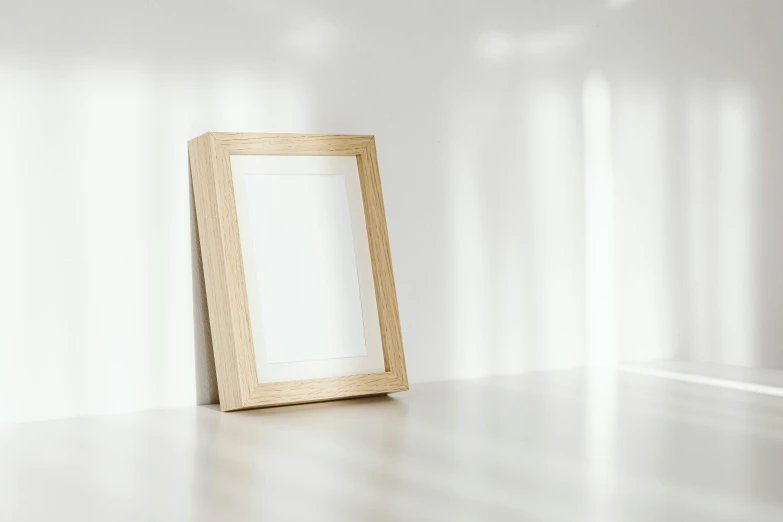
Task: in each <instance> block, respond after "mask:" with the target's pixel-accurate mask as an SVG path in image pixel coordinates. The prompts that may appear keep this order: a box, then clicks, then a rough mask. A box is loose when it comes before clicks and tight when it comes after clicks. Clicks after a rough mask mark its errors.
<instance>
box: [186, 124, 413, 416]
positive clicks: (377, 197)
mask: <svg viewBox="0 0 783 522" xmlns="http://www.w3.org/2000/svg"><path fill="white" fill-rule="evenodd" d="M188 154H189V157H190V171H191V179H192V183H193V194H194V197H195V204H196V219H197V223H198V230H199V243H200V247H201V256H202V261H203V265H204V283H205V286H206V293H207V306H208V309H209V322H210V326H211V330H212V345H213V351H214V355H215V369H216V373H217V382H218V391H219V395H220V409H221V410H223V411H231V410H241V409H248V408H259V407H265V406H280V405H284V404H297V403H305V402H317V401H325V400H331V399H342V398H348V397H360V396H366V395H380V394H386V393H391V392H398V391H405V390H407V389H408V375H407V371H406V369H405V355H404V353H403V348H402V335H401V332H400V319H399V314H398V310H397V292H396V290H395V287H394V275H393V273H392V263H391V253H390V251H389V237H388V232H387V228H386V213H385V210H384V206H383V195H382V193H381V179H380V174H379V171H378V157H377V154H376V151H375V138H374V137H373V136H350V135H323V134H254V133H221V132H210V133H207V134H204V135H202V136H199V137H198V138H195V139H193V140H191V141H189V142H188ZM232 155H272V156H356V162H357V165H358V170H359V182H360V185H361V190H362V203H363V207H364V214H365V220H366V223H367V237H368V239H369V244H370V260H371V263H372V274H373V282H374V284H375V295H376V301H377V303H376V304H377V309H378V319H379V322H380V327H381V339H382V346H383V359H384V365H385V370H386V371H385V372H384V373H370V374H363V375H351V376H345V377H328V378H321V379H310V380H302V381H289V382H272V383H259V382H258V375H257V372H256V361H255V349H254V345H253V335H252V332H251V328H250V314H249V310H248V300H247V288H246V284H245V270H244V266H243V261H242V245H241V242H240V237H239V223H238V218H237V206H236V198H235V195H234V183H233V178H232V173H231V161H230V156H232Z"/></svg>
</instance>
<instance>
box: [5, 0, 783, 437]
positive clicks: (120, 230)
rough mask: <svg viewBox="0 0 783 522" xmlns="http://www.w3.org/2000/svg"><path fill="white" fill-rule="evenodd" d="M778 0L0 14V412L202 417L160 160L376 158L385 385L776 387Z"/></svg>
mask: <svg viewBox="0 0 783 522" xmlns="http://www.w3.org/2000/svg"><path fill="white" fill-rule="evenodd" d="M781 21H783V4H781V2H779V1H778V0H766V1H761V0H725V1H722V2H714V1H709V0H692V1H688V2H683V1H681V0H658V1H652V0H636V1H633V0H624V1H623V0H613V1H608V2H607V1H605V0H556V1H550V2H540V1H532V0H527V1H524V0H522V1H521V0H493V1H486V0H485V1H481V2H479V1H470V2H467V1H445V0H444V1H431V2H413V1H410V2H409V1H398V2H366V1H359V0H350V1H348V0H342V1H334V0H333V1H329V2H315V1H296V0H294V1H286V2H259V1H250V0H247V1H238V0H227V1H224V2H220V3H216V2H207V1H203V0H191V1H187V2H185V1H179V0H177V1H171V0H170V1H163V2H146V1H137V2H123V3H120V2H98V1H91V0H74V1H71V2H67V3H66V2H54V1H49V2H27V3H24V2H8V1H3V2H2V4H0V158H2V162H1V163H0V182H1V185H0V186H2V190H0V249H2V250H1V251H0V421H4V422H7V421H22V420H34V419H43V418H51V417H60V416H70V415H84V414H92V413H103V412H115V411H126V410H133V409H141V408H157V407H169V406H178V405H188V404H193V403H195V402H197V401H198V402H209V401H210V400H213V399H215V397H214V389H213V388H212V387H211V386H210V380H209V368H208V362H209V357H210V355H209V353H208V351H207V347H206V344H207V343H206V342H205V339H206V338H207V337H208V332H206V331H205V325H204V310H203V305H202V302H201V294H200V292H201V286H200V282H199V279H198V258H197V256H196V255H194V250H193V248H192V247H193V237H194V234H195V231H194V230H193V225H192V212H191V203H190V201H189V185H188V168H187V150H186V142H187V140H188V139H190V138H192V137H194V136H196V135H199V134H201V133H203V132H206V131H266V132H323V133H362V134H364V133H367V134H375V135H376V136H377V139H378V147H379V159H380V165H381V172H382V178H383V183H384V195H385V199H386V209H387V213H388V221H389V229H390V230H389V233H390V239H391V246H392V253H393V256H394V266H395V275H396V278H397V285H398V292H399V300H400V310H401V316H402V327H403V335H404V340H405V348H406V355H407V361H408V368H409V373H410V378H411V381H412V382H413V383H416V382H420V381H424V380H438V379H447V378H460V377H473V376H480V375H486V374H492V373H510V372H519V371H524V370H534V369H550V368H563V367H570V366H576V365H582V364H606V363H612V362H614V361H616V360H617V359H620V360H627V361H642V360H649V359H658V358H665V357H672V356H678V357H681V358H689V359H697V360H706V361H713V362H723V363H729V364H747V365H757V366H765V367H783V352H781V350H780V349H779V348H780V346H781V345H782V343H783V323H781V322H780V321H779V320H778V318H779V316H780V311H781V309H783V276H781V271H780V269H779V267H780V266H783V244H781V242H782V241H783V234H781V223H783V209H782V207H781V206H780V205H778V203H777V202H778V201H779V200H780V198H781V196H783V176H782V175H781V167H782V166H783V147H781V146H780V140H781V137H783V102H781V99H780V96H779V93H780V92H783V70H782V69H781V67H780V63H783V61H782V60H783V33H781V31H780V30H779V28H780V24H781Z"/></svg>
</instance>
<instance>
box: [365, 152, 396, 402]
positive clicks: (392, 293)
mask: <svg viewBox="0 0 783 522" xmlns="http://www.w3.org/2000/svg"><path fill="white" fill-rule="evenodd" d="M356 163H357V165H358V167H359V182H360V183H361V187H362V202H363V204H364V217H365V221H366V223H367V237H368V239H369V243H370V259H371V261H372V275H373V280H374V282H375V299H376V304H377V307H378V319H379V320H380V324H381V339H382V341H383V357H384V363H385V365H386V371H387V372H390V373H391V374H392V375H395V376H396V377H397V378H398V379H399V380H400V385H401V386H403V387H404V388H405V389H406V390H407V389H408V373H407V370H406V367H405V354H404V352H403V349H402V331H401V329H400V315H399V310H398V308H397V289H396V287H395V285H394V271H393V270H392V261H391V249H390V247H389V233H388V228H387V226H386V210H385V208H384V206H383V192H382V190H381V175H380V172H379V169H378V154H377V152H376V150H375V138H371V139H370V142H369V143H368V144H367V147H366V148H365V149H364V151H363V152H362V153H361V154H359V155H357V156H356Z"/></svg>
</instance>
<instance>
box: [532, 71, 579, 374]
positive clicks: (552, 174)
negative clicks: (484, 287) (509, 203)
mask: <svg viewBox="0 0 783 522" xmlns="http://www.w3.org/2000/svg"><path fill="white" fill-rule="evenodd" d="M577 92H578V91H577ZM574 94H576V93H575V92H574V91H573V90H571V89H569V88H568V87H566V86H564V85H562V84H559V83H555V82H550V81H546V82H538V83H537V84H536V85H535V86H534V87H532V88H531V95H530V99H529V100H528V101H527V103H528V105H527V106H526V118H527V132H526V135H527V143H526V147H525V149H524V150H525V151H526V153H525V156H526V158H525V161H526V163H527V165H526V166H527V169H528V172H527V176H528V178H529V180H528V182H527V191H529V199H528V200H526V201H527V204H528V205H529V206H530V210H529V212H530V216H531V219H532V223H531V226H532V238H531V239H532V245H531V252H530V255H531V256H533V264H532V267H533V270H534V276H533V279H534V280H533V281H532V283H533V284H532V288H531V290H530V291H532V292H533V295H534V299H535V301H534V302H535V326H534V331H535V340H534V345H533V348H532V350H533V351H534V357H535V360H536V362H537V363H538V364H540V366H539V367H542V368H549V369H553V368H562V367H568V366H573V365H574V362H575V361H580V360H582V358H583V355H584V346H585V342H584V330H583V325H584V284H583V281H584V257H583V256H584V250H583V247H582V245H583V242H582V238H583V228H582V220H583V217H584V210H583V209H584V207H583V202H584V198H583V193H582V190H581V186H582V172H581V166H580V162H579V157H578V155H577V154H574V153H573V151H575V150H579V144H580V143H579V138H580V133H579V126H578V123H577V122H578V121H579V112H580V109H579V103H578V101H577V100H576V99H575V97H574ZM566 324H567V325H569V327H568V328H564V327H563V325H566Z"/></svg>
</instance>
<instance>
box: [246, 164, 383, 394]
mask: <svg viewBox="0 0 783 522" xmlns="http://www.w3.org/2000/svg"><path fill="white" fill-rule="evenodd" d="M231 168H232V173H233V179H234V189H235V193H236V200H237V211H238V218H239V232H240V236H241V240H242V247H243V248H242V256H243V261H244V266H245V279H246V281H247V290H248V305H249V309H250V321H251V328H252V333H253V341H254V346H255V355H256V369H257V371H258V380H259V382H279V381H290V380H300V379H313V378H319V377H336V376H340V375H355V374H363V373H376V372H383V371H384V370H385V368H384V362H383V350H382V345H381V335H380V324H379V321H378V313H377V307H376V304H375V303H376V301H375V288H374V283H373V277H372V264H371V262H370V250H369V243H368V240H367V232H366V224H365V220H364V210H363V206H362V197H361V187H360V185H359V177H358V170H357V167H356V159H355V158H354V157H341V156H336V157H335V156H329V157H327V156H315V157H312V156H311V157H299V156H232V157H231Z"/></svg>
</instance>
